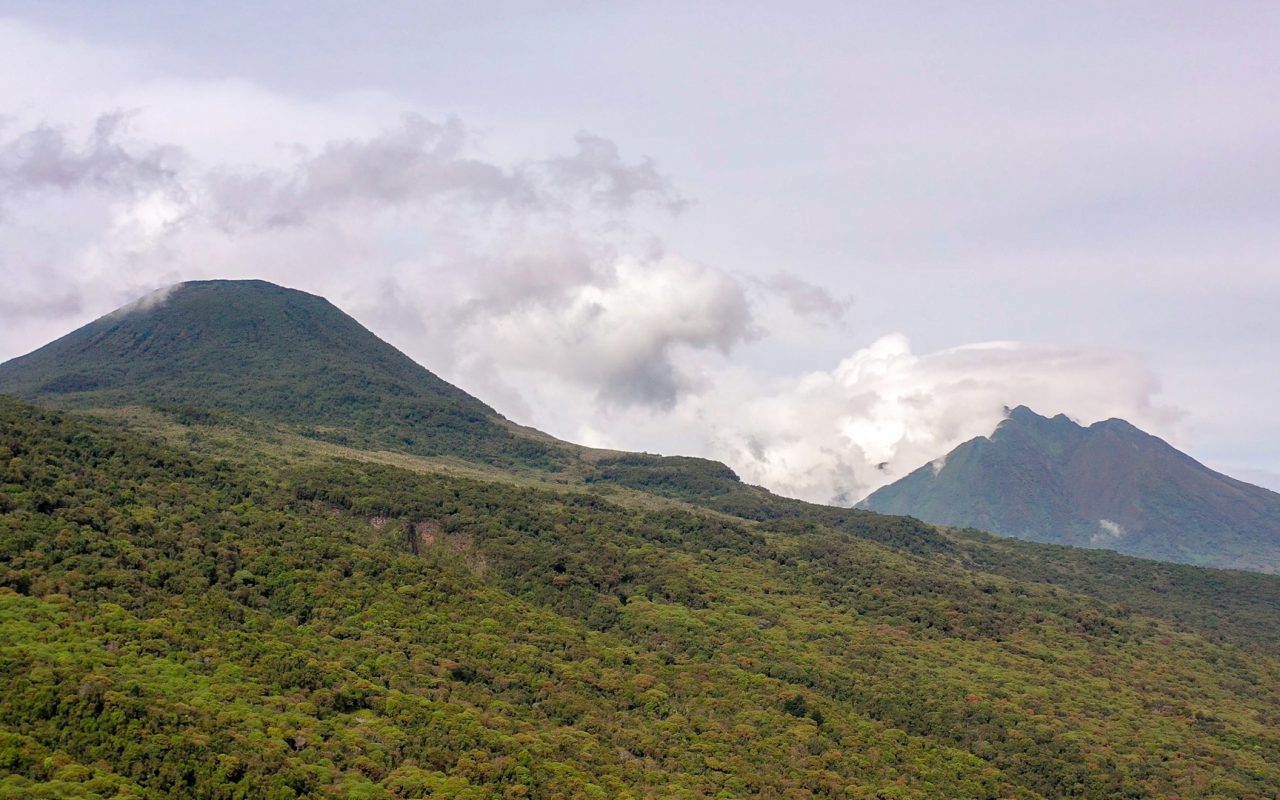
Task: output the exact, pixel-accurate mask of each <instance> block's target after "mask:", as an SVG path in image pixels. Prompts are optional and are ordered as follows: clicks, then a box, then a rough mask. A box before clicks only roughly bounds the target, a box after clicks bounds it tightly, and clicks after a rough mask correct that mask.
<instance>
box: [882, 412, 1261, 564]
mask: <svg viewBox="0 0 1280 800" xmlns="http://www.w3.org/2000/svg"><path fill="white" fill-rule="evenodd" d="M860 505H861V506H862V507H864V508H868V509H871V510H873V511H879V512H881V513H886V514H909V515H911V516H914V517H917V518H919V519H922V520H925V521H927V522H934V523H938V524H944V525H955V526H960V527H974V528H982V529H983V530H988V531H994V532H996V533H1002V534H1006V535H1010V536H1017V537H1019V538H1023V539H1030V540H1032V541H1038V542H1052V543H1057V544H1068V545H1075V546H1079V547H1100V548H1107V549H1111V550H1117V551H1119V552H1122V553H1128V554H1131V555H1137V556H1143V557H1145V558H1157V559H1161V560H1165V561H1177V562H1181V563H1187V564H1199V565H1204V566H1216V567H1232V568H1239V569H1251V570H1258V571H1263V572H1280V494H1276V493H1275V492H1272V491H1269V490H1267V489H1263V488H1260V487H1257V486H1252V485H1250V484H1247V483H1244V482H1243V481H1238V480H1235V479H1234V478H1230V477H1228V476H1226V475H1222V474H1220V473H1218V472H1214V471H1213V470H1211V469H1209V468H1208V467H1206V466H1204V465H1203V464H1200V463H1199V462H1197V461H1196V460H1195V459H1193V458H1191V457H1190V456H1187V455H1186V454H1184V453H1181V452H1179V451H1178V450H1175V449H1174V448H1173V447H1171V446H1170V445H1169V444H1167V443H1166V442H1164V441H1163V440H1161V439H1158V438H1156V437H1155V436H1151V435H1149V434H1147V433H1143V432H1142V431H1140V430H1138V429H1137V428H1135V427H1134V426H1133V425H1130V424H1129V423H1127V422H1125V421H1124V420H1120V419H1109V420H1106V421H1103V422H1098V423H1095V424H1093V425H1090V426H1089V427H1087V428H1086V427H1082V426H1080V425H1077V424H1076V423H1075V422H1072V421H1071V420H1070V419H1068V418H1067V417H1066V416H1064V415H1061V414H1059V415H1058V416H1056V417H1053V418H1052V419H1048V418H1045V417H1042V416H1040V415H1039V414H1036V413H1035V412H1034V411H1032V410H1031V409H1029V408H1026V407H1025V406H1019V407H1018V408H1015V409H1013V410H1012V411H1011V412H1010V413H1009V416H1008V417H1007V418H1006V419H1005V420H1004V421H1003V422H1001V423H1000V425H999V426H998V427H997V428H996V430H995V433H993V434H992V435H991V436H990V437H979V438H977V439H973V440H971V441H968V442H965V443H964V444H962V445H960V446H959V447H957V448H956V449H954V450H952V451H951V452H950V453H948V454H947V455H946V456H945V457H944V458H941V459H939V460H937V461H935V462H933V463H931V464H926V465H925V466H923V467H921V468H920V469H917V470H916V471H915V472H912V473H911V474H910V475H907V476H906V477H904V478H902V479H901V480H899V481H897V482H896V483H893V484H890V485H889V486H885V487H883V488H882V489H880V490H878V491H876V492H875V493H873V494H872V495H871V496H870V497H868V498H867V499H866V500H864V501H863V502H862V503H861V504H860Z"/></svg>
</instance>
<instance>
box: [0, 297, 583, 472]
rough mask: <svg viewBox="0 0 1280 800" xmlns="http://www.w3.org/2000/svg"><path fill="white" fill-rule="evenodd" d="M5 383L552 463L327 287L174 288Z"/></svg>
mask: <svg viewBox="0 0 1280 800" xmlns="http://www.w3.org/2000/svg"><path fill="white" fill-rule="evenodd" d="M0 393H3V394H8V395H12V396H14V397H18V398H22V399H26V400H36V401H39V402H41V403H42V404H45V405H54V406H58V407H63V408H93V407H112V406H121V405H129V404H136V405H146V406H151V407H158V408H162V409H165V410H171V411H177V412H186V413H187V414H188V415H190V414H195V415H204V414H208V413H209V412H211V411H212V412H219V411H221V412H227V413H231V414H235V415H238V416H242V417H252V418H258V419H266V420H270V421H273V422H277V423H284V424H289V425H294V426H299V427H301V428H303V429H304V430H305V431H306V432H307V433H308V434H309V435H312V436H314V437H316V438H321V439H331V440H334V441H337V442H339V443H342V444H355V445H361V446H368V447H380V448H392V449H399V450H407V451H410V452H415V453H419V454H422V455H453V456H460V457H464V458H467V459H469V460H476V461H486V462H490V463H497V464H511V463H524V464H532V465H541V466H547V465H550V464H553V463H554V462H555V461H556V460H557V459H558V458H559V456H560V454H559V452H558V448H557V447H556V443H554V442H553V441H552V440H550V437H544V436H542V435H540V434H537V433H536V432H535V431H529V430H527V429H523V428H520V427H518V426H516V425H514V424H513V423H511V422H509V421H507V420H506V419H505V418H503V417H502V416H501V415H499V414H498V413H497V412H496V411H494V410H493V409H492V408H490V407H489V406H487V405H485V404H484V403H482V402H481V401H479V400H477V399H476V398H474V397H472V396H471V395H469V394H467V393H466V392H463V391H462V390H460V389H458V388H457V387H455V386H453V385H451V384H449V383H447V382H445V381H443V380H441V379H440V378H439V377H437V376H436V375H434V374H432V373H431V372H429V371H428V370H426V369H425V368H423V367H421V366H419V365H418V364H416V363H415V362H414V361H413V360H411V359H410V358H409V357H408V356H406V355H404V354H403V353H401V352H400V351H399V350H397V349H395V348H394V347H392V346H391V345H389V344H387V343H386V342H384V341H382V340H381V339H379V338H378V337H377V336H375V335H374V334H373V333H371V332H370V331H369V330H368V329H366V328H365V327H363V326H362V325H360V323H358V322H356V321H355V320H354V319H352V318H351V317H350V316H348V315H347V314H345V313H343V312H342V311H340V310H338V309H337V308H336V307H334V306H333V304H332V303H330V302H329V301H328V300H325V299H324V298H322V297H317V296H315V295H310V294H307V293H305V292H300V291H297V290H295V289H286V288H284V287H281V286H276V285H275V284H271V283H267V282H265V281H256V280H249V281H192V282H189V283H181V284H177V285H175V286H172V287H169V288H168V289H162V290H160V291H159V292H156V293H155V294H152V295H149V296H148V297H145V298H143V299H142V300H139V301H137V302H135V303H132V304H130V305H128V306H125V307H123V308H121V309H118V310H116V311H113V312H111V313H110V314H107V315H106V316H104V317H102V318H100V319H98V320H96V321H94V322H91V323H89V324H88V325H85V326H84V327H82V328H80V329H78V330H76V331H73V332H72V333H70V334H67V335H66V336H64V337H62V338H61V339H58V340H57V341H54V342H52V343H50V344H48V345H46V346H44V347H42V348H40V349H39V350H36V351H35V352H33V353H30V354H28V355H25V356H22V357H21V358H15V359H13V360H12V361H9V362H7V363H5V364H0Z"/></svg>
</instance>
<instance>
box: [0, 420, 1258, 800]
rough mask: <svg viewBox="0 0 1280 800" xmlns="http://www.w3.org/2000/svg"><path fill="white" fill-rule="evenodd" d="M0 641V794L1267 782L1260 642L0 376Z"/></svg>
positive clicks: (806, 533) (1009, 791) (895, 559)
mask: <svg viewBox="0 0 1280 800" xmlns="http://www.w3.org/2000/svg"><path fill="white" fill-rule="evenodd" d="M198 437H199V434H198V433H197V439H196V440H195V441H194V442H193V444H195V446H196V447H197V450H200V449H203V448H204V447H206V446H218V447H220V446H221V445H216V444H215V443H214V442H212V440H209V441H206V440H203V439H200V438H198ZM184 438H185V437H184ZM1252 577H1253V578H1256V579H1257V580H1258V581H1260V582H1263V583H1268V582H1269V583H1277V582H1278V581H1277V579H1275V578H1269V577H1267V576H1252ZM1172 591H1174V592H1175V593H1176V591H1177V589H1176V587H1175V588H1173V589H1172ZM1274 620H1275V614H1274V613H1273V614H1272V616H1271V617H1270V620H1269V621H1264V622H1263V624H1264V625H1270V626H1271V627H1274ZM0 664H3V667H4V668H3V669H0V698H3V700H0V796H84V797H94V796H117V797H121V796H123V797H128V796H133V797H148V798H151V797H156V798H159V797H230V796H244V797H254V798H256V797H271V798H275V797H319V796H336V797H376V798H388V799H389V798H394V797H424V796H426V797H442V798H455V799H456V800H475V799H476V798H494V799H495V800H497V798H511V797H582V798H597V797H599V798H604V797H610V798H634V799H635V800H638V799H639V798H666V797H685V798H700V797H707V798H711V797H760V798H796V797H806V798H858V797H867V798H871V797H899V798H954V797H973V798H993V799H994V798H1050V797H1055V798H1056V797H1068V796H1070V797H1083V798H1117V797H1133V798H1137V797H1153V796H1170V795H1177V796H1179V797H1240V798H1245V797H1263V796H1266V795H1267V793H1268V792H1269V791H1271V789H1272V788H1273V787H1274V786H1275V785H1277V784H1278V783H1280V768H1278V767H1277V764H1280V733H1278V731H1280V728H1277V727H1276V723H1277V722H1278V721H1280V719H1277V717H1276V713H1275V709H1276V708H1277V707H1280V696H1277V694H1276V692H1277V687H1280V657H1277V653H1276V652H1275V651H1274V650H1270V649H1260V648H1257V647H1252V646H1251V647H1240V646H1236V645H1234V644H1231V643H1224V642H1217V641H1214V640H1213V639H1211V638H1210V637H1208V636H1206V635H1203V634H1201V633H1199V632H1196V631H1194V630H1187V629H1185V628H1182V627H1180V626H1176V625H1173V624H1171V623H1168V622H1164V621H1161V620H1158V619H1154V618H1151V617H1146V616H1142V615H1138V614H1135V613H1133V612H1132V611H1129V610H1126V609H1123V608H1119V607H1116V606H1113V605H1110V604H1107V603H1100V602H1098V601H1096V600H1094V599H1092V598H1090V597H1088V596H1086V595H1079V594H1073V593H1069V592H1064V591H1062V590H1060V589H1056V588H1053V587H1046V586H1043V585H1037V584H1035V583H1026V582H1019V581H1010V580H1006V579H1003V578H998V577H994V576H989V575H983V574H981V573H977V572H973V571H971V570H968V569H965V568H963V567H961V566H958V565H956V564H951V563H948V562H947V561H945V560H931V559H926V558H920V557H917V556H911V555H907V554H903V553H900V552H897V551H895V550H893V549H891V548H888V547H885V546H882V545H878V544H874V543H869V542H866V541H863V540H859V539H857V538H854V537H850V536H848V535H844V534H841V533H840V532H838V531H834V530H832V529H829V528H824V527H822V526H816V525H815V526H813V527H810V528H808V529H803V530H802V529H794V530H789V531H785V532H771V531H768V530H764V529H761V528H759V527H757V526H753V525H751V524H749V523H745V522H734V521H732V520H728V519H726V518H724V517H722V516H719V515H715V514H706V513H696V512H690V511H688V510H682V509H680V508H678V507H676V506H671V507H667V508H665V509H663V508H654V509H653V510H648V511H645V510H638V509H635V508H627V507H623V506H619V505H616V504H614V503H612V502H609V501H608V500H606V499H602V498H600V497H596V496H593V495H592V494H591V493H590V492H588V491H585V490H582V489H578V490H556V491H549V490H541V489H531V488H529V487H527V486H518V485H515V484H511V483H505V482H502V481H478V480H470V479H459V478H456V477H451V476H449V475H445V474H433V473H419V472H412V471H408V470H405V469H401V468H398V467H391V466H386V465H381V464H373V463H364V462H357V461H351V460H341V459H339V460H335V459H332V458H329V457H325V456H317V455H313V454H307V453H300V452H295V451H293V450H292V449H288V450H287V451H285V450H282V451H273V450H270V449H251V450H247V451H245V452H241V453H236V452H233V451H221V454H220V455H216V456H212V455H204V454H202V453H201V452H180V451H178V450H175V449H173V448H171V447H169V446H168V445H166V444H164V443H163V442H159V441H154V440H151V439H148V438H145V437H140V436H138V435H137V434H134V433H131V432H128V431H119V430H113V429H110V428H106V427H103V424H101V423H93V424H90V423H86V422H84V421H82V420H80V419H77V418H76V417H74V416H73V415H64V416H60V415H56V414H50V413H48V412H41V411H37V410H35V409H33V408H31V407H29V406H22V405H19V404H17V403H13V402H11V401H5V400H0ZM1193 687H1194V690H1192V689H1193Z"/></svg>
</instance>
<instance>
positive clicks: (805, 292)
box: [757, 272, 853, 325]
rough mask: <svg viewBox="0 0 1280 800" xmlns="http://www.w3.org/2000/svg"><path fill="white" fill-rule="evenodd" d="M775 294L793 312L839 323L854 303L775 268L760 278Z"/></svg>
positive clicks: (765, 287) (797, 314)
mask: <svg viewBox="0 0 1280 800" xmlns="http://www.w3.org/2000/svg"><path fill="white" fill-rule="evenodd" d="M757 283H758V285H760V286H761V287H762V288H763V289H765V290H767V291H769V292H772V293H774V294H776V295H777V296H778V297H779V298H781V299H782V300H783V302H785V303H786V305H787V307H788V308H789V309H790V310H791V312H792V313H793V314H795V315H796V316H799V317H804V318H806V319H810V320H813V321H816V322H820V323H826V324H831V325H839V324H840V323H842V322H844V319H845V316H846V315H847V314H848V313H849V309H850V308H851V307H852V306H853V300H852V299H850V298H837V297H836V296H835V295H833V294H832V293H831V292H830V291H828V290H827V289H825V288H823V287H821V286H818V285H816V284H813V283H810V282H808V281H806V280H804V279H802V278H800V277H798V276H796V275H793V274H791V273H787V272H776V273H774V274H773V275H770V276H769V277H767V278H763V279H760V280H758V281H757Z"/></svg>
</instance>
